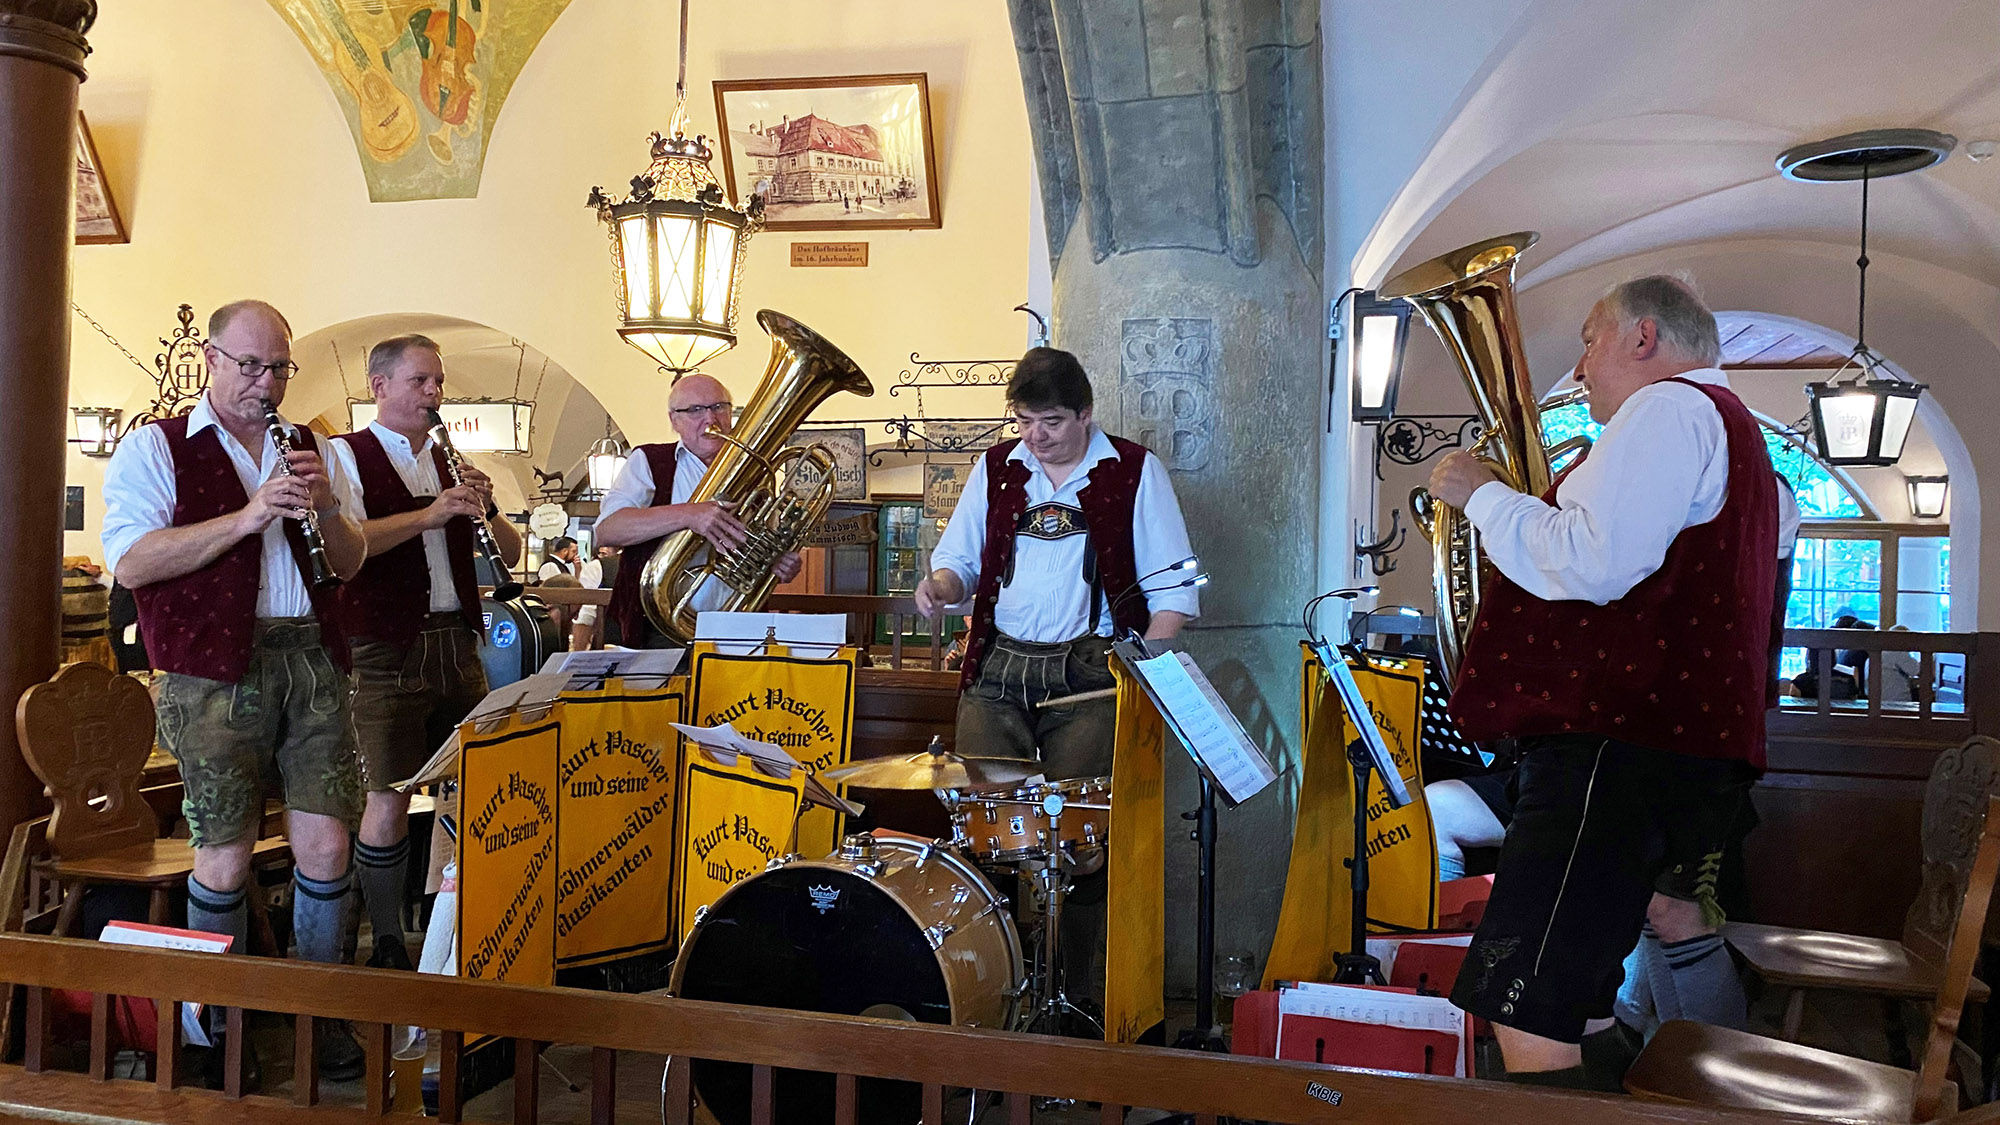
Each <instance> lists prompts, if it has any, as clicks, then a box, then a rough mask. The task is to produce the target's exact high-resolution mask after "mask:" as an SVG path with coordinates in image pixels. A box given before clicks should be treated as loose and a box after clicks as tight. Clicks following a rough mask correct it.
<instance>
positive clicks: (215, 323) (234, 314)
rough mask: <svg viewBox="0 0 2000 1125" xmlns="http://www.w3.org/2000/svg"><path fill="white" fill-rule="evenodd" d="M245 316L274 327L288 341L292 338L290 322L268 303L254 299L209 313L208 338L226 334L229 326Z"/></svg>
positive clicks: (231, 304) (230, 304)
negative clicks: (260, 320) (256, 318)
mask: <svg viewBox="0 0 2000 1125" xmlns="http://www.w3.org/2000/svg"><path fill="white" fill-rule="evenodd" d="M245 316H255V317H258V318H260V319H263V320H265V321H267V322H268V323H270V324H271V325H273V326H275V327H276V328H277V329H278V330H279V331H282V332H283V333H284V334H285V339H287V340H289V339H291V338H292V325H291V322H290V321H287V320H286V319H285V314H283V313H281V312H279V311H278V310H277V309H276V308H275V307H273V306H272V305H271V303H270V302H268V301H259V300H255V299H246V300H242V301H231V302H229V303H228V304H226V305H223V306H222V307H221V308H218V309H216V310H215V311H214V312H212V313H209V314H208V338H209V339H211V340H213V339H215V338H216V337H217V336H221V335H224V334H226V333H228V331H229V327H230V325H232V324H235V323H236V322H237V320H238V319H240V318H242V317H245Z"/></svg>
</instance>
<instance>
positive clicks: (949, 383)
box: [889, 352, 1016, 398]
mask: <svg viewBox="0 0 2000 1125" xmlns="http://www.w3.org/2000/svg"><path fill="white" fill-rule="evenodd" d="M1015 362H1016V361H1015V360H1011V359H925V358H923V357H922V356H920V355H918V354H917V353H916V352H911V353H910V364H911V366H910V367H906V368H904V369H903V370H901V371H899V372H897V373H896V383H895V385H894V386H891V387H890V388H889V395H890V397H892V398H893V397H894V396H895V395H896V393H897V392H898V391H900V390H902V389H903V388H904V387H918V388H921V387H1002V386H1006V385H1007V380H1008V379H1010V378H1012V377H1013V375H1014V364H1015Z"/></svg>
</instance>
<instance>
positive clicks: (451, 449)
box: [424, 410, 521, 602]
mask: <svg viewBox="0 0 2000 1125" xmlns="http://www.w3.org/2000/svg"><path fill="white" fill-rule="evenodd" d="M424 413H425V414H426V415H427V416H428V417H429V418H430V420H431V440H432V441H434V442H436V443H437V447H438V448H439V449H441V450H443V451H444V463H445V467H446V468H447V469H450V470H451V483H452V486H453V487H455V488H463V487H465V459H464V458H463V457H461V456H459V453H458V447H457V446H454V445H453V444H452V443H451V429H450V427H448V426H446V425H445V424H444V418H443V416H441V415H440V414H438V412H437V411H435V410H426V411H425V412H424ZM472 533H473V535H474V537H475V538H477V539H478V541H479V553H480V554H482V555H485V556H486V562H487V565H488V566H491V567H492V568H493V600H494V601H497V602H507V601H513V600H514V599H515V598H518V597H520V596H521V584H520V583H519V582H516V581H515V580H514V576H513V574H512V572H511V571H510V570H509V569H508V567H507V559H506V556H504V555H502V554H501V553H500V544H498V543H496V542H494V541H493V529H492V528H490V527H488V526H486V520H485V519H484V518H482V517H480V516H474V517H472Z"/></svg>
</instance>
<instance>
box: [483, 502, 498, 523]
mask: <svg viewBox="0 0 2000 1125" xmlns="http://www.w3.org/2000/svg"><path fill="white" fill-rule="evenodd" d="M499 518H500V505H499V504H498V503H489V504H487V505H486V522H487V523H492V522H493V521H494V520H497V519H499Z"/></svg>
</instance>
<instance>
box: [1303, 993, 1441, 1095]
mask: <svg viewBox="0 0 2000 1125" xmlns="http://www.w3.org/2000/svg"><path fill="white" fill-rule="evenodd" d="M1286 1016H1316V1017H1318V1018H1320V1019H1329V1020H1341V1021H1344V1022H1347V1023H1361V1024H1372V1025H1374V1026H1377V1027H1400V1028H1408V1029H1410V1030H1414V1031H1435V1032H1439V1033H1440V1034H1444V1035H1449V1036H1452V1037H1453V1038H1455V1039H1457V1040H1458V1041H1459V1049H1458V1050H1456V1051H1453V1052H1452V1054H1453V1056H1454V1058H1455V1062H1454V1071H1455V1073H1456V1074H1457V1076H1458V1077H1461V1078H1463V1077H1465V1049H1464V1048H1465V1037H1466V1015H1465V1013H1464V1012H1463V1011H1461V1010H1459V1009H1458V1008H1456V1007H1453V1006H1452V1003H1451V1001H1450V1000H1448V999H1446V998H1445V997H1442V996H1418V995H1416V994H1415V993H1409V992H1397V991H1395V990H1394V989H1387V988H1368V987H1364V986H1359V985H1346V984H1318V983H1312V982H1301V983H1299V984H1296V985H1293V986H1292V987H1290V988H1286V989H1283V990H1281V991H1280V992H1279V993H1278V1042H1279V1043H1281V1044H1282V1043H1283V1042H1284V1035H1285V1017H1286Z"/></svg>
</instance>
